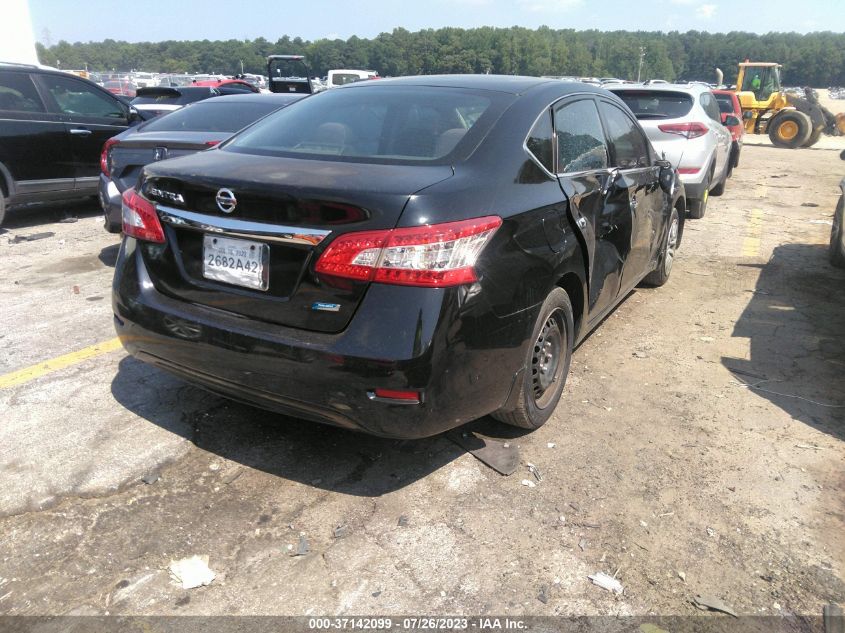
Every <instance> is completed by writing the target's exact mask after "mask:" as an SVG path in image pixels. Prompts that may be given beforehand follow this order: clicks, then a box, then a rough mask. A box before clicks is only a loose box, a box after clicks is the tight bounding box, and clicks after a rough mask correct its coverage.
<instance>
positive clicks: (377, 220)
mask: <svg viewBox="0 0 845 633" xmlns="http://www.w3.org/2000/svg"><path fill="white" fill-rule="evenodd" d="M224 157H225V160H224ZM452 173H453V171H452V168H451V167H450V166H448V165H432V166H419V165H415V166H409V165H400V164H388V165H385V164H368V163H359V162H339V161H331V160H304V159H296V158H278V157H267V156H255V155H249V154H242V153H235V152H226V151H225V150H220V151H213V152H202V153H199V154H195V155H194V156H190V157H186V158H182V159H178V160H173V161H168V162H165V163H156V164H153V165H149V166H148V167H147V168H146V170H145V179H144V185H143V191H144V194H145V196H147V197H148V198H149V199H151V200H153V201H154V202H155V203H156V204H157V208H158V213H159V217H160V218H161V219H162V221H163V223H164V226H165V232H166V234H167V243H166V245H165V246H164V248H163V250H162V249H159V251H161V252H159V251H155V249H154V248H151V249H149V252H148V253H147V254H146V255H145V259H146V262H147V266H148V268H149V270H150V273H151V277H152V279H153V283H154V284H155V286H156V288H157V289H158V290H160V291H161V292H163V293H165V294H168V295H170V296H173V297H176V298H180V299H183V300H185V301H190V302H192V303H197V304H202V305H207V306H210V307H213V308H216V309H220V310H225V311H227V312H232V313H235V314H239V315H242V316H245V317H249V318H253V319H260V320H262V321H266V322H271V323H277V324H280V325H286V326H290V327H297V328H303V329H308V330H314V331H321V332H338V331H340V330H342V329H343V328H344V327H346V324H347V323H348V322H349V319H351V317H352V315H353V314H354V311H355V309H356V307H357V306H358V304H359V303H360V301H361V299H362V298H363V296H364V293H365V292H366V289H367V287H368V285H369V283H368V282H358V281H352V280H349V279H342V280H341V279H327V278H318V277H317V276H316V275H315V274H314V272H313V270H314V262H315V261H316V258H317V257H318V256H319V254H320V253H321V252H322V251H323V250H324V249H325V247H326V246H328V244H329V243H330V242H331V241H332V239H333V238H334V237H335V236H337V235H339V234H342V233H346V232H350V231H369V230H382V229H391V228H394V227H395V226H396V224H397V222H398V220H399V217H400V215H401V214H402V210H403V209H404V207H405V204H406V202H407V201H408V199H409V197H410V196H411V195H412V194H414V193H416V192H417V191H419V190H421V189H424V188H426V187H428V186H430V185H432V184H434V183H436V182H439V181H442V180H444V179H446V178H449V177H451V176H452ZM223 190H225V191H226V193H225V194H224V195H223V196H222V199H223V201H224V204H223V205H222V206H221V205H219V204H218V197H220V196H221V192H223ZM229 194H231V197H232V198H234V199H235V205H234V208H233V209H227V207H229V206H231V200H230V198H229ZM224 209H226V210H224ZM221 237H222V238H224V243H225V244H228V242H225V240H230V239H235V240H240V242H239V244H240V246H243V247H244V248H248V249H253V250H255V249H257V250H259V251H264V252H266V262H265V264H264V266H266V289H257V288H248V287H243V286H240V285H236V284H234V283H227V282H226V281H220V280H217V279H210V278H209V277H208V271H207V269H206V263H207V258H208V256H209V253H210V252H213V248H216V247H212V246H209V244H208V242H207V240H209V239H211V240H214V239H215V238H218V239H219V238H221ZM154 251H155V252H154Z"/></svg>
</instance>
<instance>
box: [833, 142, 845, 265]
mask: <svg viewBox="0 0 845 633" xmlns="http://www.w3.org/2000/svg"><path fill="white" fill-rule="evenodd" d="M839 158H841V159H842V160H845V150H843V152H842V153H841V154H839ZM839 189H841V190H842V193H841V194H840V195H839V202H838V203H837V205H836V210H835V211H834V212H833V226H831V227H830V263H831V264H833V265H834V266H838V267H839V268H845V208H843V205H844V204H845V202H843V200H845V178H843V179H842V180H841V181H840V182H839Z"/></svg>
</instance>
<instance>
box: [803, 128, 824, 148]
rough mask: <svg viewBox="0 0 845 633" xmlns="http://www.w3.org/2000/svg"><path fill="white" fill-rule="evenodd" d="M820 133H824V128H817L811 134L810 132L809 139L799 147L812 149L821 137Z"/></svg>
mask: <svg viewBox="0 0 845 633" xmlns="http://www.w3.org/2000/svg"><path fill="white" fill-rule="evenodd" d="M822 132H824V128H823V127H821V126H819V127H817V128H816V129H815V130H813V131H812V132H810V138H808V139H807V142H806V143H804V144H803V145H802V146H801V147H812V146H813V145H815V144H816V143H818V142H819V139H820V138H821V136H822Z"/></svg>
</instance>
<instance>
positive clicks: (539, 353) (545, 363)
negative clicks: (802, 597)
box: [531, 310, 564, 409]
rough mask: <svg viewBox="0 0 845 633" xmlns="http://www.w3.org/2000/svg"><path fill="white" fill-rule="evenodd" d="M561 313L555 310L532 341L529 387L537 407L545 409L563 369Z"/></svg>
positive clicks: (553, 393)
mask: <svg viewBox="0 0 845 633" xmlns="http://www.w3.org/2000/svg"><path fill="white" fill-rule="evenodd" d="M562 319H563V315H562V314H561V313H560V310H555V311H554V312H552V314H550V315H549V318H548V319H546V322H545V323H544V324H543V327H542V328H541V329H540V335H539V336H538V337H537V340H536V341H535V342H534V353H533V354H532V356H531V387H532V392H533V394H534V402H535V404H536V405H537V407H538V408H539V409H545V408H546V407H547V406H548V405H549V402H550V401H551V399H552V397H553V396H554V395H555V393H556V391H557V390H556V389H555V388H554V387H555V386H556V384H557V381H558V380H560V374H561V373H562V370H563V363H562V362H561V352H562V350H563V345H564V341H563V329H564V328H563V320H562Z"/></svg>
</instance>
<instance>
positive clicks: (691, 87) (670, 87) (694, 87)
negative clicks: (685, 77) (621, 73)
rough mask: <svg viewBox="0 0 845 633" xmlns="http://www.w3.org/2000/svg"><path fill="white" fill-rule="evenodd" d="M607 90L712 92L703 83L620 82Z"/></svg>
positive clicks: (696, 93)
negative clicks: (648, 83)
mask: <svg viewBox="0 0 845 633" xmlns="http://www.w3.org/2000/svg"><path fill="white" fill-rule="evenodd" d="M607 90H610V91H612V92H619V91H625V92H686V93H689V94H695V95H698V94H701V93H702V92H710V88H709V87H708V86H704V85H702V84H650V85H648V86H646V85H644V84H619V85H613V86H608V87H607Z"/></svg>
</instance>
